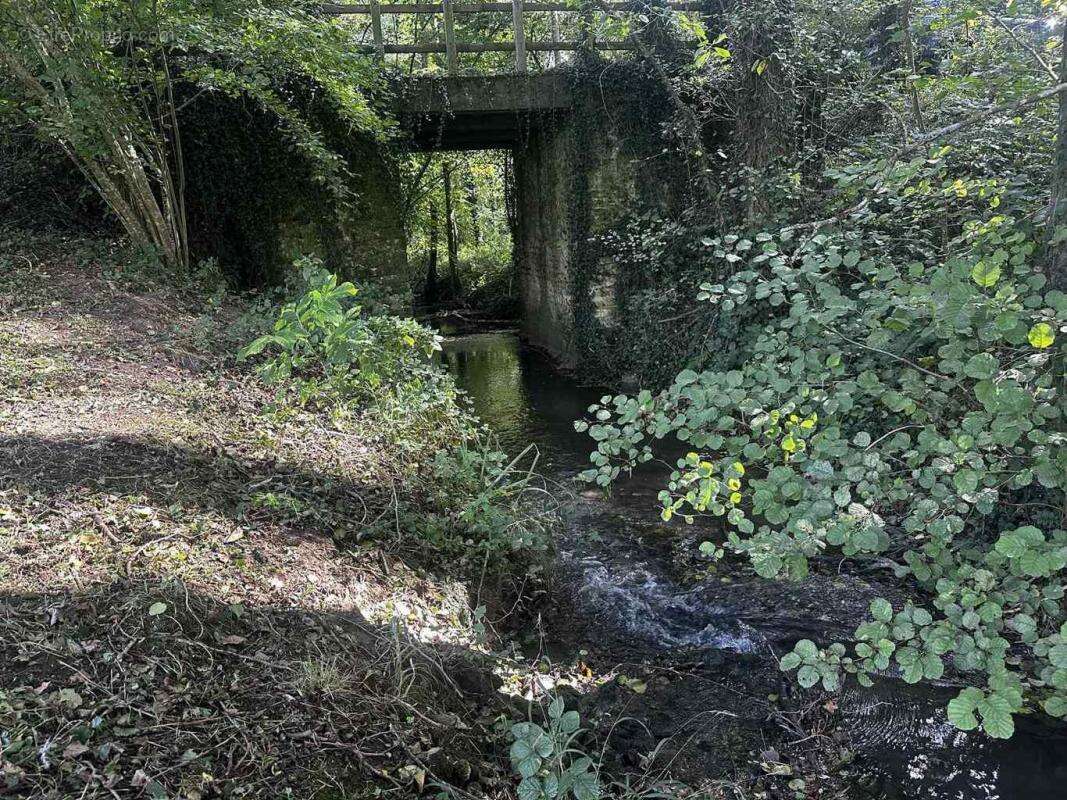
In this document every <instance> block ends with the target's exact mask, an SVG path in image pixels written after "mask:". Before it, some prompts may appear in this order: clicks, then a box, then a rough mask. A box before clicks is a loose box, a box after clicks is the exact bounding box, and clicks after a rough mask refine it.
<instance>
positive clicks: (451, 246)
mask: <svg viewBox="0 0 1067 800" xmlns="http://www.w3.org/2000/svg"><path fill="white" fill-rule="evenodd" d="M441 175H442V177H443V178H444V184H445V238H446V240H447V242H448V291H449V294H450V295H451V296H452V297H453V298H458V297H459V296H460V294H461V287H460V285H459V232H458V231H457V230H456V214H455V208H453V203H452V166H451V164H449V163H448V162H447V161H446V162H445V163H444V165H442V167H441Z"/></svg>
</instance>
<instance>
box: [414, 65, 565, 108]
mask: <svg viewBox="0 0 1067 800" xmlns="http://www.w3.org/2000/svg"><path fill="white" fill-rule="evenodd" d="M394 88H395V90H396V96H397V98H398V101H397V109H398V111H399V112H400V115H401V116H402V117H403V116H405V115H408V116H417V115H430V114H486V113H492V112H505V111H506V112H513V113H514V112H523V111H555V110H560V109H569V108H570V107H571V106H572V105H573V100H572V98H571V78H570V76H569V75H562V74H552V73H544V74H540V75H471V76H457V77H451V78H424V77H418V78H406V79H402V80H399V81H397V82H396V84H395V87H394Z"/></svg>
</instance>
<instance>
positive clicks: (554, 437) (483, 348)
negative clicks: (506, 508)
mask: <svg viewBox="0 0 1067 800" xmlns="http://www.w3.org/2000/svg"><path fill="white" fill-rule="evenodd" d="M441 358H442V361H443V362H444V363H445V364H446V365H447V366H448V368H449V370H451V372H452V374H453V375H454V376H455V378H456V383H457V384H458V385H459V388H460V389H462V390H463V391H465V392H467V394H468V397H469V400H470V404H471V407H472V409H473V410H474V413H476V414H477V415H478V417H479V418H480V419H481V420H482V421H483V422H485V423H486V424H487V425H489V427H490V428H492V429H493V431H494V432H495V433H496V435H497V437H498V439H499V440H500V444H501V446H502V448H503V449H504V450H505V451H507V452H508V453H511V454H513V455H514V454H515V453H518V452H519V451H520V450H522V449H523V448H524V447H526V445H528V444H530V443H531V442H532V443H534V444H535V445H537V447H538V449H539V450H540V452H541V468H542V469H545V470H547V471H548V472H549V473H551V474H552V475H553V476H559V477H562V476H565V475H570V474H574V473H576V472H577V471H578V470H580V469H584V468H585V467H586V466H588V464H589V450H590V447H589V441H590V440H589V437H588V436H585V435H584V434H579V433H577V432H575V430H574V421H575V420H576V419H578V418H579V417H581V416H583V415H584V414H585V410H586V409H587V408H588V407H589V405H590V404H591V403H594V402H596V401H597V400H598V399H599V398H600V397H601V396H602V394H603V393H602V392H600V391H598V390H596V389H590V388H588V387H582V386H579V385H578V384H577V383H576V382H574V381H573V380H571V379H569V378H567V377H566V376H564V375H562V374H561V373H559V372H558V371H557V370H556V369H555V368H554V366H553V364H552V362H551V361H550V360H549V359H548V358H546V357H545V356H544V355H542V354H541V353H538V352H536V351H534V350H531V349H530V348H527V347H523V346H522V345H521V343H520V342H519V339H518V337H517V336H515V335H514V334H512V333H476V334H471V335H468V336H457V337H453V338H450V339H447V340H446V341H445V343H444V349H443V352H442V354H441Z"/></svg>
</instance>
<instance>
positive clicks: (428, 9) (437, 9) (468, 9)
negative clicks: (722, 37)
mask: <svg viewBox="0 0 1067 800" xmlns="http://www.w3.org/2000/svg"><path fill="white" fill-rule="evenodd" d="M702 5H703V4H702V3H697V2H691V0H674V1H673V2H669V3H667V8H669V9H670V10H671V11H699V10H700V9H701V7H702ZM512 7H513V4H512V3H453V4H452V13H454V14H481V13H483V12H487V11H511V10H512ZM321 8H322V10H323V11H325V12H327V13H328V14H338V15H343V14H373V13H374V5H373V4H368V3H362V4H353V5H348V4H341V3H324V4H323V5H322V6H321ZM603 8H606V9H607V10H609V11H619V12H626V11H636V10H638V9H639V8H640V6H639V5H637V4H635V3H622V2H611V3H603V4H600V5H598V6H597V9H598V10H600V9H603ZM522 10H523V12H530V13H536V12H540V11H561V12H573V13H575V14H576V13H578V11H579V9H578V8H576V7H575V6H573V5H568V4H567V3H523V4H522ZM378 13H380V14H440V13H442V11H441V4H440V3H381V4H380V5H379V6H378Z"/></svg>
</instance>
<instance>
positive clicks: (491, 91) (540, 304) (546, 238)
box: [328, 0, 701, 363]
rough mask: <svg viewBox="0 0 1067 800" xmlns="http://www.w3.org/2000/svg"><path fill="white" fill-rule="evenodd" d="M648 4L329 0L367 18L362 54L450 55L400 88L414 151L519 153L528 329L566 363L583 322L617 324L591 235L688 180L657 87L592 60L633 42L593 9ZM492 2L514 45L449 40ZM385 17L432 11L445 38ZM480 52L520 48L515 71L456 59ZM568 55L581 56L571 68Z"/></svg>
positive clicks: (633, 72)
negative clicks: (614, 35) (663, 134)
mask: <svg viewBox="0 0 1067 800" xmlns="http://www.w3.org/2000/svg"><path fill="white" fill-rule="evenodd" d="M700 5H701V4H700V3H696V2H688V1H686V2H678V1H676V0H672V2H670V3H660V4H659V7H660V8H663V7H669V8H670V9H672V10H674V11H676V12H679V13H686V12H691V11H693V10H694V9H697V8H699V7H700ZM643 6H645V4H644V3H620V2H599V3H596V4H595V5H594V4H593V3H591V2H588V1H587V0H582V3H581V5H580V7H579V9H578V10H577V11H576V9H575V7H574V6H573V5H570V4H566V3H561V2H542V3H536V2H527V0H508V2H503V3H501V2H496V3H493V2H481V3H459V2H456V1H455V0H443V2H440V3H425V4H422V3H410V4H396V5H388V4H379V3H377V2H375V3H370V4H367V5H347V6H336V5H335V6H329V7H328V8H329V10H330V11H332V12H333V13H338V14H350V15H351V14H356V15H364V16H365V17H369V19H370V23H371V24H370V33H371V39H372V41H371V43H369V44H368V46H367V49H368V51H369V52H373V53H376V54H377V55H378V57H380V58H383V59H391V58H393V59H395V58H398V57H402V56H407V57H409V58H412V57H414V56H416V55H418V54H434V53H440V54H444V56H445V60H446V65H447V69H446V75H445V76H444V77H425V76H417V77H410V78H404V79H398V80H397V81H396V83H395V85H394V90H395V91H394V95H395V97H396V98H397V100H396V103H397V106H396V111H397V116H398V118H399V120H400V123H401V126H402V128H403V129H404V131H405V132H406V134H407V137H408V141H409V144H410V146H411V148H412V149H415V150H421V151H449V150H483V149H496V148H500V149H507V150H510V151H511V152H512V153H513V156H514V165H515V186H514V190H515V198H516V210H517V218H518V225H517V230H516V236H515V243H514V244H515V260H516V267H517V269H518V272H519V277H520V285H521V297H522V306H523V321H522V325H523V329H524V332H525V334H526V336H527V337H528V338H529V339H531V340H532V341H534V342H535V343H537V344H539V345H541V346H543V347H544V348H546V349H548V350H550V351H551V352H553V353H554V354H555V355H556V356H557V357H558V358H560V359H561V360H562V361H564V362H569V363H576V362H578V361H580V360H581V358H582V352H581V350H582V345H583V342H584V341H585V340H587V339H588V338H589V331H590V329H596V330H597V331H598V332H599V333H605V334H607V335H610V333H611V330H612V328H613V326H614V325H615V324H616V320H615V309H616V308H617V305H618V300H619V292H620V291H621V287H620V285H619V281H618V280H617V265H616V264H614V263H613V262H612V261H611V260H610V259H608V258H606V257H605V256H604V254H603V253H602V252H601V251H602V249H603V247H602V245H601V244H598V241H600V238H599V237H601V236H602V235H603V234H606V233H608V232H610V231H611V230H612V229H613V227H614V226H616V225H617V224H619V223H620V222H621V221H622V220H624V219H625V218H627V216H628V215H630V214H632V213H634V212H635V211H636V210H638V209H646V210H647V209H649V208H654V209H659V210H660V211H661V212H666V213H669V212H670V209H671V208H672V207H677V205H678V202H677V201H678V200H679V198H680V196H681V195H682V194H683V193H684V191H685V187H686V186H687V184H688V182H689V181H688V176H687V175H686V170H685V165H684V164H681V163H679V161H678V160H677V159H676V158H675V157H673V156H671V155H669V154H668V152H667V148H665V146H664V143H663V142H662V141H660V140H659V139H658V133H659V130H660V126H661V124H662V123H663V122H664V121H665V120H664V119H663V118H662V113H663V109H664V108H665V106H666V103H663V102H657V99H658V97H659V95H661V94H662V87H661V86H659V85H658V82H657V81H656V80H654V79H653V78H652V77H651V76H650V75H648V74H647V69H646V68H645V67H643V66H641V65H640V64H639V63H638V62H636V61H634V60H633V59H629V58H621V59H620V58H616V59H609V60H604V59H603V58H602V57H601V55H600V54H601V53H604V52H616V51H627V50H631V49H634V46H635V45H634V41H633V40H630V39H626V40H610V39H607V40H598V39H596V38H595V36H594V35H593V31H594V26H593V25H592V18H593V16H594V15H595V14H604V13H611V12H613V11H614V12H617V13H630V12H632V11H633V10H635V8H636V9H640V8H641V7H643ZM487 11H497V12H505V13H510V14H511V22H512V31H511V32H512V39H511V41H503V42H500V41H496V42H463V41H460V40H458V39H457V37H456V31H455V17H456V15H461V14H471V13H481V12H487ZM532 13H538V14H542V15H544V14H549V15H551V18H550V22H551V24H550V26H549V30H550V31H551V39H550V40H549V41H541V42H536V41H527V37H526V35H525V25H524V19H525V18H526V16H527V15H528V14H532ZM389 14H397V15H403V14H422V15H430V14H434V15H440V16H441V17H442V26H441V30H442V31H443V34H444V40H443V41H436V42H397V41H394V40H391V39H389V38H388V37H387V36H386V35H385V29H384V28H383V24H382V18H383V16H388V15H389ZM564 14H571V15H575V14H577V15H578V20H579V24H578V25H577V27H575V26H573V25H572V26H570V27H566V26H561V25H560V24H559V23H558V21H557V15H564ZM541 28H542V29H543V28H544V26H543V25H542V26H541ZM568 31H570V32H572V35H570V36H568V35H567V32H568ZM486 52H505V53H514V61H513V64H512V68H511V69H510V70H508V71H507V72H506V73H503V74H495V75H484V74H463V69H462V64H461V61H460V57H461V56H462V55H464V54H470V53H486ZM530 53H547V54H548V56H549V58H548V59H547V60H548V66H549V67H550V68H549V69H541V70H539V71H538V70H531V69H530V63H529V54H530ZM567 53H572V54H573V53H577V54H578V56H577V57H570V61H571V63H567V60H568V59H567V58H565V57H564V55H563V54H567ZM578 64H585V65H587V66H588V65H589V64H595V65H596V70H595V74H596V79H595V80H594V79H592V78H590V77H588V76H589V75H591V74H593V73H592V72H591V71H589V70H582V69H575V68H574V66H575V65H578ZM540 66H545V65H543V64H542V65H540ZM583 75H585V76H587V77H583Z"/></svg>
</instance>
